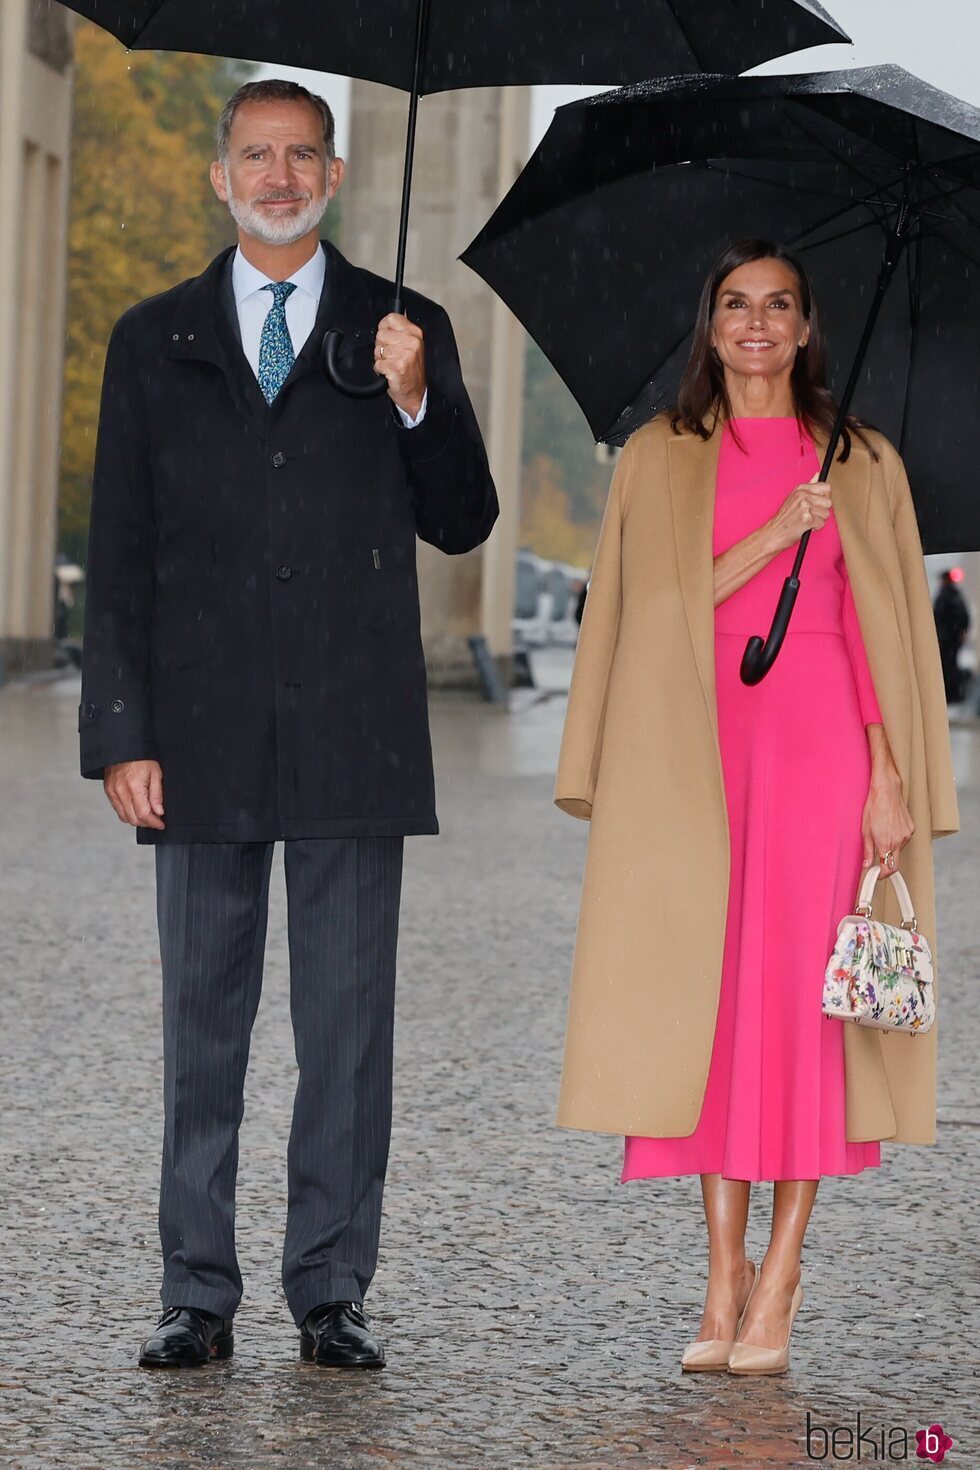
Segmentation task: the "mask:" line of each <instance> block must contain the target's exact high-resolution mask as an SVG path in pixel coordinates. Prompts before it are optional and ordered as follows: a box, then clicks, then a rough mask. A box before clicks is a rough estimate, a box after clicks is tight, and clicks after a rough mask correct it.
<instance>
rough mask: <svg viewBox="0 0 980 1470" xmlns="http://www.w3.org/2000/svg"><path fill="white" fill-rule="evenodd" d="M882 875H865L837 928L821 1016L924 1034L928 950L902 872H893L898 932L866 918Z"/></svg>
mask: <svg viewBox="0 0 980 1470" xmlns="http://www.w3.org/2000/svg"><path fill="white" fill-rule="evenodd" d="M880 876H881V871H880V869H879V867H878V865H877V863H875V864H874V865H873V866H872V867H871V868H869V869H868V872H867V873H866V875H865V878H864V882H863V883H862V884H861V890H860V892H859V893H858V898H857V905H856V907H855V912H854V913H853V914H848V915H847V916H846V917H845V918H843V919H841V921H840V923H839V925H838V926H837V943H836V944H835V945H834V952H833V954H832V955H831V956H830V960H829V962H828V964H827V972H826V974H825V975H824V982H823V1007H822V1009H823V1014H824V1015H825V1016H836V1017H838V1018H839V1019H840V1020H842V1021H857V1022H858V1024H859V1025H861V1026H875V1027H877V1028H878V1029H879V1030H882V1031H909V1032H911V1033H912V1034H913V1035H914V1034H915V1033H916V1032H918V1031H928V1030H929V1027H930V1026H931V1025H932V1024H933V1022H934V1020H935V1019H936V997H935V994H934V991H933V968H932V952H931V951H930V949H929V944H928V941H927V940H926V939H924V938H923V936H922V935H921V934H919V933H918V932H917V931H916V927H915V910H914V909H913V907H912V897H911V894H910V893H909V890H908V885H907V884H906V882H905V879H904V878H903V877H902V875H901V873H899V872H898V871H896V872H894V873H892V874H891V875H890V877H889V879H888V880H887V881H890V882H892V883H894V885H895V891H896V893H897V895H898V902H899V906H900V907H901V910H902V924H901V928H899V927H897V926H896V925H894V924H882V923H879V922H878V920H877V919H873V918H872V917H871V899H872V897H873V895H874V891H875V885H876V883H877V882H878V879H879V877H880Z"/></svg>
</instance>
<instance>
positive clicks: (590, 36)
mask: <svg viewBox="0 0 980 1470" xmlns="http://www.w3.org/2000/svg"><path fill="white" fill-rule="evenodd" d="M67 3H68V4H69V5H70V6H71V8H72V9H73V10H77V11H78V12H79V13H80V14H81V15H85V16H88V18H89V19H90V20H94V21H96V22H97V23H98V24H99V25H100V26H102V27H103V28H104V29H105V30H108V31H111V32H112V34H113V35H115V36H118V37H119V39H120V40H121V41H124V42H125V44H126V45H127V46H129V47H130V48H132V49H142V50H146V49H152V50H163V51H198V52H203V53H205V54H207V55H217V56H239V57H245V58H249V59H252V60H256V61H276V62H280V63H283V64H290V65H294V66H304V67H314V68H317V69H320V70H323V71H333V72H342V73H345V74H347V75H349V76H353V77H363V78H365V79H367V80H369V81H375V82H385V83H387V84H388V85H389V86H393V87H401V88H403V89H405V90H407V91H410V92H411V104H410V107H409V113H408V135H407V139H406V144H405V175H404V185H403V188H402V207H401V222H400V226H399V231H398V250H397V255H396V263H395V293H394V299H393V301H392V310H393V311H395V312H400V311H401V310H402V304H403V302H402V286H403V283H404V277H405V256H406V251H407V244H408V219H409V210H410V207H411V194H412V170H413V165H414V158H415V134H416V126H417V120H418V105H419V99H420V97H422V96H423V95H424V94H425V93H428V92H440V91H445V90H447V89H450V88H455V87H483V86H505V85H508V84H511V83H521V82H524V83H531V82H582V81H598V82H609V83H612V82H628V81H632V80H635V79H637V78H639V77H643V76H665V75H667V74H669V73H670V72H673V71H677V70H678V69H679V68H681V67H683V68H684V69H689V68H690V67H692V66H694V67H696V68H699V69H704V68H705V67H706V66H708V67H714V66H725V67H726V68H729V69H734V70H744V69H746V68H747V67H750V66H754V65H756V64H757V63H758V62H761V61H765V60H767V59H768V58H769V57H772V56H778V55H780V54H782V53H784V52H786V51H794V50H799V49H802V48H805V47H808V46H817V45H819V44H821V42H825V41H836V40H841V39H843V40H848V39H849V38H848V37H847V36H846V35H845V34H844V32H843V31H842V30H841V29H840V27H839V26H837V25H836V23H835V22H834V21H832V20H831V18H830V16H829V15H828V14H827V12H826V11H825V10H824V9H823V6H822V5H820V4H818V3H817V0H610V3H608V4H605V5H597V4H596V3H595V0H530V3H528V0H314V3H312V4H309V5H306V6H303V7H302V9H301V10H300V7H299V6H297V5H295V4H294V5H293V6H291V7H290V11H289V15H288V19H287V17H286V16H285V15H284V11H283V5H282V0H236V3H235V4H234V5H229V4H228V3H227V0H211V3H210V4H202V3H201V0H67ZM342 341H343V335H342V334H341V333H340V332H336V331H329V332H327V334H326V336H325V337H324V339H323V359H324V367H325V370H326V373H327V377H328V378H329V379H330V381H331V382H332V383H333V385H334V386H335V387H336V388H339V389H340V390H341V391H342V392H344V393H348V394H350V395H351V396H352V397H355V398H373V397H376V396H378V395H380V394H381V393H384V392H386V391H387V384H386V382H385V379H384V378H383V377H377V376H375V377H374V378H373V379H372V381H371V382H369V383H353V382H349V381H347V380H346V379H345V378H344V377H343V375H342V374H341V371H340V367H339V354H340V345H341V343H342Z"/></svg>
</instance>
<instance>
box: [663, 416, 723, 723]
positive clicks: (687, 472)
mask: <svg viewBox="0 0 980 1470" xmlns="http://www.w3.org/2000/svg"><path fill="white" fill-rule="evenodd" d="M720 446H721V432H720V430H716V431H715V432H714V433H713V434H712V435H711V438H710V439H701V438H699V437H698V436H697V435H696V434H679V435H678V434H672V435H671V437H670V440H669V441H668V476H669V482H670V503H671V514H672V519H673V525H674V545H675V548H676V552H677V574H678V577H679V578H680V584H681V594H682V596H683V599H684V611H685V614H686V616H687V625H688V629H689V630H690V634H691V645H692V648H693V650H694V660H695V663H696V665H697V670H698V677H699V678H700V680H701V686H702V689H703V690H704V697H705V702H706V704H707V706H708V712H709V715H710V717H711V724H712V728H713V729H714V732H715V736H716V737H717V734H718V708H717V700H716V697H715V641H714V639H715V592H714V558H713V556H712V536H713V531H714V513H715V482H716V479H717V476H718V454H719V450H720Z"/></svg>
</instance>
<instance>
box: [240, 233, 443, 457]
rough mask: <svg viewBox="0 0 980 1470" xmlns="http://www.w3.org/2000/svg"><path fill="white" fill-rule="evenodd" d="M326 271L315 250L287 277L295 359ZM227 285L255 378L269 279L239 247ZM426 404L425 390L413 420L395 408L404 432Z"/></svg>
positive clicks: (319, 252)
mask: <svg viewBox="0 0 980 1470" xmlns="http://www.w3.org/2000/svg"><path fill="white" fill-rule="evenodd" d="M326 269H327V257H326V255H325V254H324V252H323V251H322V250H317V251H316V252H315V253H314V255H313V258H312V259H311V260H308V261H307V262H306V264H305V265H303V266H300V268H299V270H298V271H296V273H295V274H294V275H291V276H290V277H289V278H288V279H289V280H290V281H291V282H292V283H293V285H294V286H295V287H296V290H295V291H293V292H291V294H290V295H289V297H288V298H287V300H286V326H287V328H288V330H289V336H290V339H291V341H292V344H293V352H294V354H295V355H296V356H297V357H298V356H299V354H300V353H301V352H302V350H303V346H304V343H305V342H306V339H307V337H309V335H310V333H311V332H312V330H313V327H314V325H315V323H316V314H317V310H318V309H319V305H320V296H321V294H322V292H323V281H324V276H325V274H326ZM231 283H232V289H233V290H234V293H235V305H236V307H237V308H238V324H239V326H240V328H241V333H242V350H243V351H244V353H245V356H246V357H247V358H248V361H249V366H250V367H251V369H252V372H253V373H254V374H255V376H256V377H258V375H259V347H260V346H261V342H262V328H263V327H264V326H265V319H266V317H267V316H268V314H269V312H270V311H271V309H272V304H273V303H272V292H271V291H266V290H265V289H264V288H265V287H266V286H268V285H270V284H272V278H271V277H270V276H266V275H263V274H262V272H261V271H260V270H256V268H255V266H254V265H252V264H251V263H250V262H249V261H247V260H246V259H245V257H244V255H243V254H242V252H241V248H240V247H239V249H237V250H236V251H235V258H234V260H233V261H232V267H231ZM428 401H429V390H428V389H426V391H425V393H424V394H423V397H422V407H421V408H420V409H419V412H418V417H417V418H414V419H413V418H412V417H411V416H410V415H409V414H407V413H406V412H405V410H404V409H402V408H399V409H398V415H399V417H400V419H401V421H402V423H403V424H404V425H405V427H406V429H414V428H416V427H417V425H419V424H420V423H421V422H422V420H423V419H424V418H425V410H426V407H427V405H428ZM395 407H396V408H397V407H398V405H397V404H395Z"/></svg>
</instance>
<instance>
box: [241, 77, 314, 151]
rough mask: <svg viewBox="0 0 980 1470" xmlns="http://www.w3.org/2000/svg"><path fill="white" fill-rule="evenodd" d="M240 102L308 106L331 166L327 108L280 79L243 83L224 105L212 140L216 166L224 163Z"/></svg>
mask: <svg viewBox="0 0 980 1470" xmlns="http://www.w3.org/2000/svg"><path fill="white" fill-rule="evenodd" d="M243 102H308V103H309V104H310V106H311V107H312V108H313V109H314V111H315V112H317V113H318V114H319V117H320V121H321V123H322V125H323V141H324V143H325V144H326V148H327V161H328V162H330V163H332V162H333V160H334V159H335V158H336V156H337V152H336V146H335V141H334V118H333V113H332V112H331V111H330V108H329V107H328V106H327V104H326V102H324V100H323V98H322V97H318V96H317V94H316V93H315V92H310V91H308V90H307V88H306V87H301V86H300V84H299V82H287V81H286V80H285V79H283V78H281V77H269V78H268V79H267V80H265V81H261V82H246V83H245V85H244V86H243V87H239V89H238V91H237V92H236V93H235V94H234V95H233V96H231V97H229V98H228V101H227V102H226V103H225V105H224V107H223V108H222V109H221V116H220V117H219V118H218V126H217V129H216V139H217V144H218V162H219V163H227V162H228V150H229V147H230V143H231V128H232V124H233V123H234V121H235V113H236V112H237V111H238V109H239V108H240V107H241V105H242V103H243Z"/></svg>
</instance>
